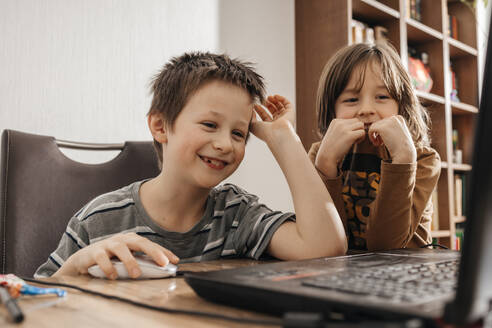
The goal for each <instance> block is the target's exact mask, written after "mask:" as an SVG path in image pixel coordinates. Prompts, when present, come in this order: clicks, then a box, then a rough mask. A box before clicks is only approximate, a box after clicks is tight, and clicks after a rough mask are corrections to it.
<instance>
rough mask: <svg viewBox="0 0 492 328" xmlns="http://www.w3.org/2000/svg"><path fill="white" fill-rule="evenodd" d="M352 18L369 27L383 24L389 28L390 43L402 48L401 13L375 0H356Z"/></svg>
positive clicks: (396, 47)
mask: <svg viewBox="0 0 492 328" xmlns="http://www.w3.org/2000/svg"><path fill="white" fill-rule="evenodd" d="M352 6H353V8H352V9H353V11H352V19H355V20H358V21H360V22H362V23H364V24H366V25H368V26H369V27H372V28H374V27H375V26H382V27H384V28H386V29H387V30H388V40H389V43H390V44H391V45H392V46H393V47H394V48H395V49H396V51H398V49H400V23H399V17H400V13H399V12H398V11H396V10H394V9H392V8H390V7H388V6H386V5H385V4H383V3H381V2H379V1H375V0H355V1H354V2H353V4H352Z"/></svg>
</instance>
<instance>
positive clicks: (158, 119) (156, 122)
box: [147, 113, 167, 144]
mask: <svg viewBox="0 0 492 328" xmlns="http://www.w3.org/2000/svg"><path fill="white" fill-rule="evenodd" d="M147 124H148V125H149V130H150V133H151V134H152V137H154V139H155V140H157V141H158V142H160V143H161V144H164V143H166V142H167V124H166V122H165V120H164V118H163V117H162V115H161V114H158V113H156V114H150V115H149V116H148V117H147Z"/></svg>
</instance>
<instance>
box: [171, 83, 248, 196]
mask: <svg viewBox="0 0 492 328" xmlns="http://www.w3.org/2000/svg"><path fill="white" fill-rule="evenodd" d="M252 115H253V105H252V101H251V97H250V95H249V94H248V93H247V92H246V91H245V90H243V89H241V88H240V87H237V86H234V85H232V84H230V83H226V82H223V81H219V80H213V81H211V82H208V83H206V84H204V85H203V86H202V87H200V88H199V89H198V90H197V91H196V92H195V93H194V94H193V95H192V96H191V97H190V99H189V100H188V101H187V103H186V105H185V107H184V108H183V110H182V111H181V113H180V114H179V116H178V118H177V120H176V122H175V124H174V126H173V128H172V130H171V131H168V136H167V143H166V144H165V145H163V146H164V156H163V157H164V161H163V171H165V170H169V172H173V174H177V175H179V176H180V177H181V178H182V179H183V180H184V181H188V182H189V183H191V184H195V185H197V186H198V187H201V188H212V187H214V186H216V185H217V184H219V183H220V182H221V181H223V180H224V179H226V178H227V177H229V176H230V175H231V174H232V173H233V172H234V171H236V169H237V168H238V166H239V164H241V161H242V160H243V157H244V152H245V146H246V137H247V135H248V131H249V124H250V121H251V118H252ZM166 158H167V159H166Z"/></svg>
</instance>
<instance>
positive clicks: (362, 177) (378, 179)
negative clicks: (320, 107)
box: [308, 142, 441, 250]
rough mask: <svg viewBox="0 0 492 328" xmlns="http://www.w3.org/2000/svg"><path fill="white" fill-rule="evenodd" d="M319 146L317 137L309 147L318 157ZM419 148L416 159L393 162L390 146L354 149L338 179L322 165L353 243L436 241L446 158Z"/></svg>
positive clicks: (376, 246) (372, 246)
mask: <svg viewBox="0 0 492 328" xmlns="http://www.w3.org/2000/svg"><path fill="white" fill-rule="evenodd" d="M319 146H320V143H319V142H317V143H314V144H312V146H311V149H310V150H309V154H308V155H309V158H310V159H311V161H312V162H313V163H315V159H316V155H317V153H318V150H319ZM362 148H363V147H362ZM366 148H367V147H366ZM416 150H417V163H413V164H392V163H391V160H388V159H389V157H388V153H387V151H386V152H385V151H382V150H381V149H378V150H375V151H373V153H372V154H370V152H369V153H367V151H366V153H364V151H362V154H360V153H358V152H357V151H356V152H355V154H354V153H350V154H348V155H347V156H346V158H345V160H344V161H343V163H342V164H341V167H340V169H339V174H338V176H337V177H336V178H334V179H329V178H327V177H326V176H325V175H324V174H323V173H322V172H320V171H319V170H318V172H319V174H320V176H321V178H322V180H323V182H324V183H325V185H326V188H327V189H328V191H329V193H330V195H331V197H332V198H333V201H334V203H335V206H336V208H337V210H338V213H339V214H340V217H341V219H342V222H343V225H344V227H345V232H346V234H347V238H348V240H349V248H350V249H368V250H382V249H394V248H405V247H408V248H417V247H420V246H423V245H425V244H428V243H430V242H431V241H432V238H431V234H430V224H431V220H432V212H433V209H432V200H431V195H432V191H433V190H434V188H435V187H436V184H437V180H438V178H439V174H440V172H441V162H440V158H439V154H438V153H437V152H436V151H435V150H434V149H432V148H431V147H419V148H417V149H416ZM356 156H357V157H356Z"/></svg>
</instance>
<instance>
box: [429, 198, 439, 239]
mask: <svg viewBox="0 0 492 328" xmlns="http://www.w3.org/2000/svg"><path fill="white" fill-rule="evenodd" d="M431 197H432V221H431V231H438V230H439V203H438V196H437V188H435V189H434V191H433V192H432V195H431Z"/></svg>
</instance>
